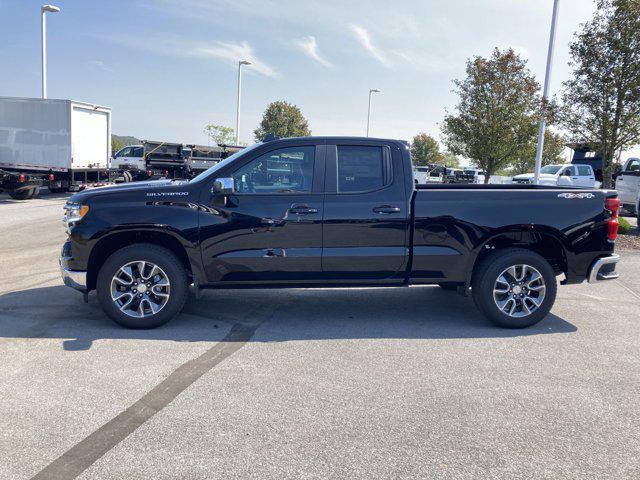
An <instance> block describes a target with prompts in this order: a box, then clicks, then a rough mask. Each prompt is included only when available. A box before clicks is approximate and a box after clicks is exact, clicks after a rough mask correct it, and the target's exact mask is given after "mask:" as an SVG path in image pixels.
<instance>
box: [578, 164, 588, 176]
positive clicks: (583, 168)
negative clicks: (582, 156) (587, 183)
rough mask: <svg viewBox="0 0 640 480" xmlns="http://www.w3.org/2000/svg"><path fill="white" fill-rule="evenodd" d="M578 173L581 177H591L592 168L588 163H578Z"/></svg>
mask: <svg viewBox="0 0 640 480" xmlns="http://www.w3.org/2000/svg"><path fill="white" fill-rule="evenodd" d="M578 175H580V176H581V177H589V176H591V168H589V167H588V166H587V165H578Z"/></svg>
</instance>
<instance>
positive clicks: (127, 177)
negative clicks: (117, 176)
mask: <svg viewBox="0 0 640 480" xmlns="http://www.w3.org/2000/svg"><path fill="white" fill-rule="evenodd" d="M122 177H123V178H124V181H125V183H129V182H131V181H133V175H131V172H130V171H128V170H125V171H124V172H122Z"/></svg>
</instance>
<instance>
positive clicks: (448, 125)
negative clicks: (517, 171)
mask: <svg viewBox="0 0 640 480" xmlns="http://www.w3.org/2000/svg"><path fill="white" fill-rule="evenodd" d="M466 74H467V75H466V78H465V79H464V80H455V81H454V84H455V86H456V89H455V92H456V93H457V94H458V95H459V97H460V100H459V102H458V105H457V106H456V110H457V112H456V114H454V115H452V114H447V115H446V117H445V119H444V124H443V126H442V131H443V135H444V138H445V144H446V146H447V148H448V149H449V151H451V153H453V154H456V155H462V156H464V157H466V158H469V159H471V161H472V162H473V163H474V164H475V165H477V166H478V167H479V168H481V169H482V170H484V171H485V172H486V175H485V183H489V179H490V178H491V175H493V174H495V173H496V172H497V171H499V170H501V169H503V168H504V167H506V166H508V165H511V164H513V163H514V162H515V161H516V160H517V159H518V158H519V157H521V152H522V151H523V149H526V147H527V146H528V145H530V143H531V142H532V141H533V139H534V138H535V135H536V122H537V120H538V119H539V113H538V112H539V110H540V96H539V93H538V92H539V90H540V86H539V85H538V83H537V82H536V80H535V78H534V77H533V75H532V74H531V72H530V71H529V69H528V68H527V65H526V61H524V60H522V59H521V58H520V57H519V56H518V55H516V53H515V52H514V51H513V50H512V49H508V50H506V51H500V50H499V49H497V48H496V49H495V50H494V52H493V54H492V56H491V58H488V59H487V58H483V57H475V58H473V59H471V60H468V61H467V68H466Z"/></svg>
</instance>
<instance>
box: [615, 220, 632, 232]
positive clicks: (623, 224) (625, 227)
mask: <svg viewBox="0 0 640 480" xmlns="http://www.w3.org/2000/svg"><path fill="white" fill-rule="evenodd" d="M630 230H631V224H630V223H629V220H627V219H626V218H624V217H620V218H619V219H618V232H619V233H622V234H627V233H629V231H630Z"/></svg>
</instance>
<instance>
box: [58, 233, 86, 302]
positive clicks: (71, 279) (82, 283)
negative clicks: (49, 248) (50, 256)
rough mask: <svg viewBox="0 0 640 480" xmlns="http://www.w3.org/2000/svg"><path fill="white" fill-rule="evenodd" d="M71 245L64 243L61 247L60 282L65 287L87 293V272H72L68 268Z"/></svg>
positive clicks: (70, 258)
mask: <svg viewBox="0 0 640 480" xmlns="http://www.w3.org/2000/svg"><path fill="white" fill-rule="evenodd" d="M70 255H71V244H70V243H69V242H65V244H64V245H63V246H62V253H61V254H60V275H61V276H62V281H63V282H64V284H65V285H66V286H67V287H71V288H75V289H76V290H80V291H81V292H86V291H87V272H86V271H84V270H72V269H71V268H69V266H68V262H69V260H72V257H71V256H70Z"/></svg>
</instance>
